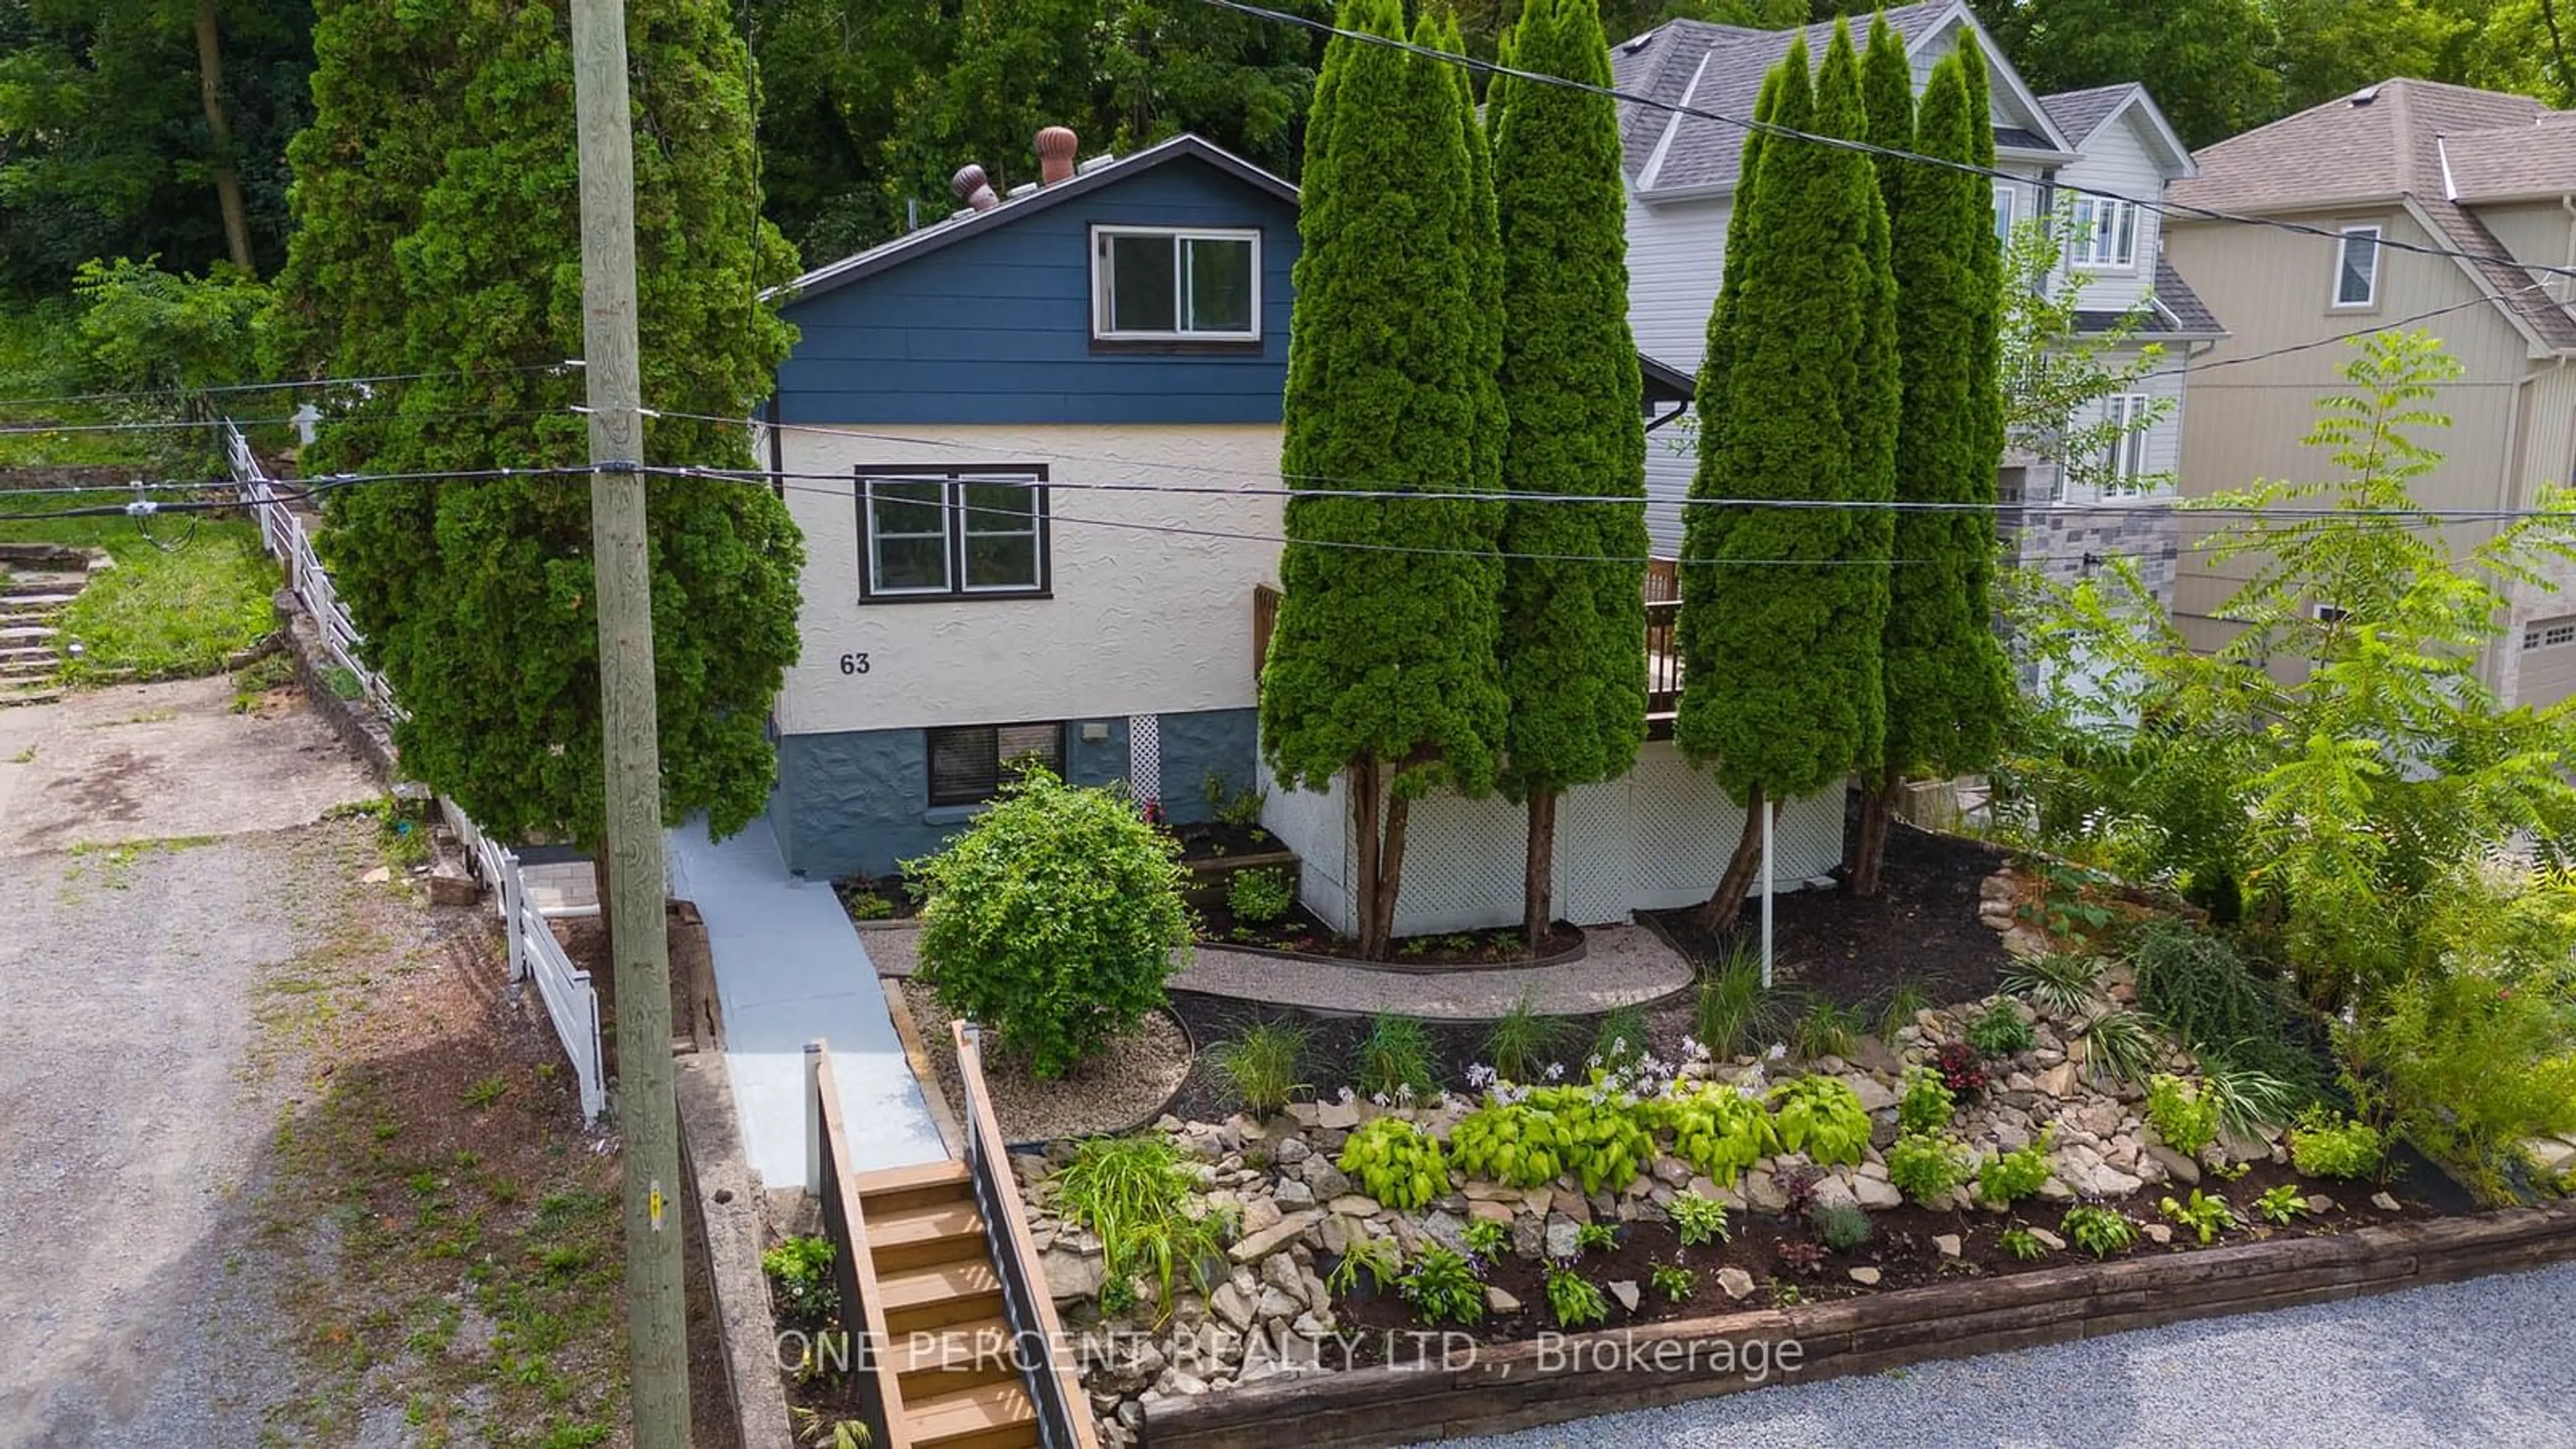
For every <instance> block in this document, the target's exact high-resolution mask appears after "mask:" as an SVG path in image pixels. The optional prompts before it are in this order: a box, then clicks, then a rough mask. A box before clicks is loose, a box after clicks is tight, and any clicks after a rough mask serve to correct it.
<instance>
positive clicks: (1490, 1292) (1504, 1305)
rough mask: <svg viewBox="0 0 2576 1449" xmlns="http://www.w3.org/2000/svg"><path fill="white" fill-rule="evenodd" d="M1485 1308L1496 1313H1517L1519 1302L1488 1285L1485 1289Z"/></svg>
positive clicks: (1519, 1306)
mask: <svg viewBox="0 0 2576 1449" xmlns="http://www.w3.org/2000/svg"><path fill="white" fill-rule="evenodd" d="M1485 1306H1486V1307H1487V1308H1490V1309H1492V1310H1493V1311H1494V1312H1496V1313H1518V1312H1520V1311H1521V1301H1520V1300H1519V1299H1517V1298H1514V1297H1513V1296H1512V1295H1510V1294H1509V1293H1506V1292H1504V1291H1503V1290H1502V1289H1500V1288H1496V1287H1493V1286H1492V1285H1490V1284H1488V1285H1487V1286H1486V1288H1485Z"/></svg>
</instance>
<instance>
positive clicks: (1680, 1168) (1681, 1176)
mask: <svg viewBox="0 0 2576 1449" xmlns="http://www.w3.org/2000/svg"><path fill="white" fill-rule="evenodd" d="M1690 1180H1691V1170H1690V1164H1689V1163H1687V1162H1684V1161H1682V1160H1681V1159H1680V1158H1678V1157H1674V1156H1671V1155H1669V1154H1662V1153H1659V1154H1657V1155H1656V1157H1655V1181H1657V1182H1660V1183H1662V1184H1664V1185H1665V1186H1667V1187H1679V1186H1681V1185H1682V1184H1683V1183H1686V1182H1688V1181H1690Z"/></svg>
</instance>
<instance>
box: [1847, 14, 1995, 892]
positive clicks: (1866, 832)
mask: <svg viewBox="0 0 2576 1449" xmlns="http://www.w3.org/2000/svg"><path fill="white" fill-rule="evenodd" d="M1986 125H1987V122H1986V118H1985V116H1984V115H1983V114H1982V113H1971V112H1970V111H1969V109H1968V83H1967V77H1966V68H1965V66H1963V64H1962V63H1961V59H1960V57H1958V56H1955V55H1953V56H1946V57H1944V58H1943V59H1942V60H1941V62H1940V64H1939V65H1937V66H1935V67H1934V68H1933V71H1932V78H1931V81H1930V83H1929V84H1928V85H1926V86H1925V88H1924V91H1923V108H1922V112H1921V115H1920V117H1919V119H1918V122H1917V125H1916V128H1915V136H1914V140H1913V144H1912V145H1911V146H1910V147H1908V148H1907V149H1910V150H1912V151H1914V152H1916V153H1918V154H1921V155H1924V156H1930V157H1938V158H1948V159H1951V160H1957V161H1967V160H1969V159H1970V157H1971V156H1972V155H1973V154H1974V152H1975V149H1976V148H1975V143H1974V141H1973V139H1972V137H1973V133H1974V132H1975V131H1977V130H1980V129H1985V128H1986ZM1898 167H1902V168H1903V169H1904V170H1905V171H1906V172H1907V173H1908V174H1907V176H1906V179H1905V182H1904V187H1905V215H1904V225H1903V226H1901V227H1899V228H1897V230H1896V242H1895V262H1896V266H1895V270H1896V273H1897V275H1898V276H1899V277H1901V278H1903V279H1904V280H1903V282H1902V284H1901V285H1900V287H1899V289H1898V292H1897V336H1898V340H1899V349H1900V355H1901V358H1902V371H1903V374H1904V380H1905V387H1904V412H1903V416H1902V421H1901V424H1900V427H1901V434H1900V443H1899V446H1898V449H1897V464H1896V496H1897V497H1898V499H1899V500H1901V501H1903V502H1907V503H1926V504H1952V505H1964V506H1962V507H1958V508H1955V509H1951V510H1942V511H1935V510H1929V509H1926V510H1908V511H1905V512H1902V513H1899V514H1898V515H1897V518H1896V530H1895V536H1896V545H1895V554H1896V557H1898V558H1900V559H1903V560H1905V562H1904V563H1903V564H1901V565H1899V566H1897V567H1896V568H1895V569H1894V570H1893V572H1892V591H1893V592H1892V603H1891V605H1890V608H1889V610H1888V616H1887V635H1886V638H1887V658H1886V687H1887V765H1886V770H1885V772H1884V773H1883V774H1882V775H1881V776H1880V777H1879V778H1878V779H1876V780H1874V781H1872V782H1871V788H1870V790H1869V792H1868V793H1867V795H1866V796H1865V797H1864V802H1863V808H1862V811H1861V828H1860V832H1859V837H1858V839H1857V841H1856V842H1855V846H1854V851H1853V860H1852V869H1851V885H1852V890H1853V892H1854V893H1855V894H1858V895H1869V894H1872V893H1874V892H1875V891H1876V890H1877V888H1878V876H1879V866H1880V862H1881V861H1882V859H1883V858H1884V856H1885V852H1886V845H1887V828H1888V818H1889V816H1890V814H1891V813H1892V810H1893V806H1894V797H1895V793H1896V791H1897V789H1898V788H1899V787H1900V786H1901V785H1902V783H1903V782H1904V779H1905V777H1906V775H1907V774H1908V773H1909V772H1914V771H1923V772H1929V773H1934V774H1940V775H1956V774H1961V773H1965V772H1968V771H1974V770H1982V769H1985V768H1987V767H1988V766H1990V765H1992V764H1993V763H1994V761H1995V756H1996V754H1997V752H1998V751H1999V750H2000V749H2001V748H2002V743H2003V739H2002V736H2003V722H2004V719H2005V715H2006V712H2007V711H2008V710H2009V708H2010V707H2011V703H2012V682H2011V679H2010V676H2009V674H2008V671H2007V669H2006V666H2005V661H2004V654H2003V648H2002V646H2001V644H2000V643H1999V642H1998V641H1997V639H1996V637H1995V628H1994V617H1995V614H1994V609H1995V605H1994V600H1993V599H1992V598H1991V597H1989V595H1990V592H1991V585H1992V583H1993V575H1994V558H1995V519H1994V512H1993V504H1994V502H1995V499H1996V489H1995V479H1996V465H1997V463H1998V461H1999V457H1998V453H1997V451H1996V450H1994V449H1993V448H1992V447H1990V446H1989V445H1988V444H1987V443H1986V441H1985V436H1984V434H1983V433H1982V432H1981V429H1982V428H1983V427H1984V426H1985V417H1984V414H1983V412H1982V411H1981V402H1980V398H1979V393H1980V390H1981V386H1982V387H1984V388H1991V386H1992V383H1993V379H1992V378H1991V377H1990V376H1988V377H1984V378H1982V379H1981V378H1980V376H1979V374H1978V373H1977V372H1976V370H1975V369H1976V366H1977V359H1976V357H1975V355H1974V354H1975V349H1974V348H1973V347H1969V348H1962V347H1961V346H1960V345H1959V339H1960V338H1962V337H1968V338H1976V337H1979V336H1983V335H1991V334H1992V332H1993V327H1994V314H1995V312H1996V310H1997V309H1998V308H1999V307H2000V306H2001V305H2002V298H2001V297H2000V296H1999V295H1998V294H1997V293H1996V291H1995V290H1994V289H1993V288H1991V287H1989V286H1988V285H1987V284H1986V281H1985V278H1984V274H1983V270H1982V268H1981V267H1980V265H1979V260H1980V258H1982V257H1986V256H1990V255H1992V254H1993V251H1994V219H1993V212H1992V211H1991V210H1990V208H1991V206H1992V200H1991V198H1990V197H1989V195H1988V192H1987V185H1986V180H1985V178H1984V177H1982V176H1979V175H1977V174H1976V173H1974V172H1971V171H1962V170H1954V169H1947V168H1942V167H1935V166H1928V165H1921V164H1916V163H1887V162H1882V169H1897V168H1898Z"/></svg>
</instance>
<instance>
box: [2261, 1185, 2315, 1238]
mask: <svg viewBox="0 0 2576 1449" xmlns="http://www.w3.org/2000/svg"><path fill="white" fill-rule="evenodd" d="M2254 1211H2256V1212H2258V1213H2260V1214H2262V1215H2263V1216H2264V1217H2266V1218H2269V1219H2271V1220H2272V1221H2273V1222H2274V1223H2276V1224H2278V1225H2280V1226H2282V1227H2285V1228H2286V1227H2288V1226H2289V1225H2290V1224H2292V1223H2294V1222H2296V1221H2298V1220H2299V1219H2300V1218H2301V1217H2302V1216H2304V1215H2305V1214H2306V1213H2307V1211H2308V1195H2307V1194H2306V1193H2305V1192H2303V1191H2301V1190H2300V1188H2299V1185H2298V1184H2297V1183H2295V1182H2285V1183H2282V1184H2281V1185H2280V1186H2278V1187H2269V1188H2265V1189H2264V1190H2263V1195H2262V1196H2260V1197H2258V1198H2256V1199H2254Z"/></svg>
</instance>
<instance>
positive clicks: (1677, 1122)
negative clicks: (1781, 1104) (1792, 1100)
mask: <svg viewBox="0 0 2576 1449" xmlns="http://www.w3.org/2000/svg"><path fill="white" fill-rule="evenodd" d="M1641 1110H1642V1111H1643V1112H1644V1113H1645V1115H1646V1118H1647V1120H1648V1121H1649V1122H1650V1123H1651V1124H1652V1125H1653V1126H1654V1128H1655V1130H1657V1131H1659V1132H1670V1133H1671V1134H1672V1138H1673V1155H1674V1156H1675V1157H1678V1158H1680V1159H1681V1160H1682V1161H1684V1162H1687V1163H1689V1164H1690V1165H1691V1166H1692V1167H1693V1168H1695V1169H1697V1170H1698V1171H1699V1172H1701V1173H1703V1174H1705V1175H1706V1176H1707V1177H1708V1178H1709V1179H1710V1180H1711V1181H1714V1182H1716V1183H1718V1184H1719V1185H1720V1186H1732V1185H1733V1184H1734V1182H1735V1180H1736V1179H1737V1178H1739V1177H1741V1176H1743V1175H1744V1171H1745V1169H1746V1168H1749V1167H1751V1166H1752V1165H1753V1164H1754V1163H1755V1162H1757V1161H1759V1160H1760V1159H1761V1157H1762V1155H1763V1154H1764V1153H1766V1152H1769V1151H1770V1150H1771V1149H1772V1147H1773V1145H1774V1143H1775V1136H1776V1134H1775V1133H1774V1130H1773V1127H1772V1119H1771V1117H1770V1115H1769V1114H1768V1113H1766V1112H1764V1111H1763V1110H1762V1104H1761V1103H1759V1102H1756V1101H1754V1100H1753V1099H1752V1098H1750V1097H1747V1096H1745V1095H1744V1094H1743V1093H1741V1092H1738V1091H1736V1090H1735V1089H1734V1088H1732V1087H1714V1086H1711V1087H1700V1088H1698V1089H1696V1090H1688V1091H1677V1092H1675V1093H1673V1094H1671V1095H1668V1096H1662V1097H1657V1098H1654V1099H1653V1100H1651V1101H1649V1102H1646V1103H1644V1104H1642V1108H1641Z"/></svg>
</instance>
